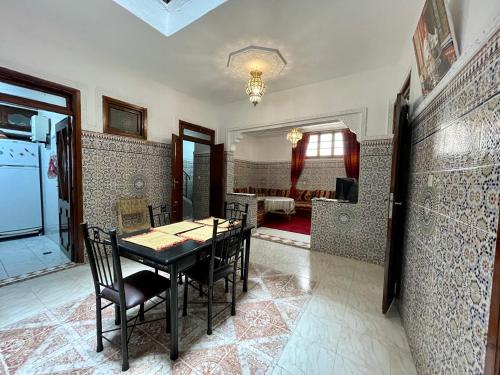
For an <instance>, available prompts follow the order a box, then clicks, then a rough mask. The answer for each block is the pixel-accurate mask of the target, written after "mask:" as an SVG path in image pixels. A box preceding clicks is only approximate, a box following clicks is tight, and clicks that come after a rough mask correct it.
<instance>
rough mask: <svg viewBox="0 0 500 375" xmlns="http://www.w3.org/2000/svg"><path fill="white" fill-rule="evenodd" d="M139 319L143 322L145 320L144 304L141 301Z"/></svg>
mask: <svg viewBox="0 0 500 375" xmlns="http://www.w3.org/2000/svg"><path fill="white" fill-rule="evenodd" d="M139 321H140V322H143V321H144V304H143V303H141V305H140V306H139Z"/></svg>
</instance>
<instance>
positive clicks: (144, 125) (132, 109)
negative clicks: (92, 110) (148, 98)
mask: <svg viewBox="0 0 500 375" xmlns="http://www.w3.org/2000/svg"><path fill="white" fill-rule="evenodd" d="M111 108H115V109H118V110H120V111H124V112H129V113H133V114H136V115H139V116H140V126H139V127H140V129H139V132H138V133H131V132H126V131H123V130H120V129H116V128H113V127H111V124H110V118H111V113H110V112H111ZM102 124H103V131H104V133H108V134H115V135H121V136H124V137H132V138H138V139H144V140H147V139H148V132H147V129H148V110H147V108H143V107H141V106H138V105H135V104H130V103H127V102H124V101H121V100H118V99H114V98H110V97H109V96H104V95H103V97H102Z"/></svg>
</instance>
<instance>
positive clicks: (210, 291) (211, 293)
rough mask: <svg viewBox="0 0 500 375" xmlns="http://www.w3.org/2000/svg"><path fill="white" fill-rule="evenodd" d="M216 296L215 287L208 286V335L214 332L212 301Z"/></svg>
mask: <svg viewBox="0 0 500 375" xmlns="http://www.w3.org/2000/svg"><path fill="white" fill-rule="evenodd" d="M213 297H214V287H213V286H211V285H209V286H208V324H207V335H211V334H212V302H213Z"/></svg>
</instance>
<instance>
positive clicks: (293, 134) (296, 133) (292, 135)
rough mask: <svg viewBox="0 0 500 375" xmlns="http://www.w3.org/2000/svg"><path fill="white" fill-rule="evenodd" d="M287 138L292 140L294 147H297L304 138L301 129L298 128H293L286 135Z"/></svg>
mask: <svg viewBox="0 0 500 375" xmlns="http://www.w3.org/2000/svg"><path fill="white" fill-rule="evenodd" d="M286 139H288V140H289V141H290V142H292V147H293V148H295V147H297V143H298V142H299V141H300V140H301V139H302V133H301V132H300V130H299V129H298V128H293V129H292V130H290V132H289V133H288V134H287V135H286Z"/></svg>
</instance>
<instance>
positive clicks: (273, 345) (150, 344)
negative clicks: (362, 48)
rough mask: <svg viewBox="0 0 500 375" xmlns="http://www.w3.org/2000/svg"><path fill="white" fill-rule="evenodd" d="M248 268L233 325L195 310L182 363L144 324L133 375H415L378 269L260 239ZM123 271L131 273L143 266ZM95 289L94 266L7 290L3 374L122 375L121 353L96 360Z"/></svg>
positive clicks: (108, 352)
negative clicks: (386, 306)
mask: <svg viewBox="0 0 500 375" xmlns="http://www.w3.org/2000/svg"><path fill="white" fill-rule="evenodd" d="M251 260H252V268H251V274H250V277H251V279H250V290H249V292H248V293H240V296H239V299H238V310H237V314H236V316H235V317H230V316H229V314H225V315H224V314H222V315H221V319H218V321H217V324H216V326H215V328H214V334H213V335H212V336H207V335H206V334H205V329H206V326H205V321H206V320H205V319H206V311H205V309H201V310H200V309H196V308H194V307H190V308H189V315H188V317H187V318H183V319H182V320H181V334H180V335H181V337H182V338H183V339H182V341H181V343H180V351H181V353H180V358H179V360H177V361H176V362H175V363H172V362H171V361H170V360H169V356H168V354H169V353H168V336H167V335H166V334H165V333H164V329H165V326H164V323H162V322H155V323H151V324H148V325H146V326H142V327H141V329H137V330H136V331H135V333H134V335H133V336H132V337H133V338H132V341H131V344H130V345H131V349H130V350H131V353H130V355H131V360H130V366H131V367H130V370H129V373H131V374H133V373H158V374H159V373H162V374H168V373H179V374H189V373H191V374H212V373H213V374H222V373H223V374H239V373H243V374H392V375H396V374H397V375H404V374H415V373H416V372H415V368H414V365H413V362H412V359H411V355H410V353H409V348H408V344H407V341H406V336H405V334H404V330H403V328H402V326H401V321H400V318H399V316H398V314H397V312H396V311H394V312H393V313H392V315H390V316H389V317H383V316H382V315H381V314H380V313H379V311H380V304H381V292H382V290H381V285H382V280H383V270H382V268H381V267H378V266H373V265H369V264H365V263H361V262H357V261H351V260H348V259H344V258H339V257H335V256H331V255H326V254H321V253H317V252H311V251H307V250H303V249H298V248H296V247H290V246H285V245H279V244H276V243H273V242H269V241H262V240H259V239H255V238H254V239H252V255H251ZM123 263H124V265H123V268H124V274H128V273H130V272H132V271H135V270H137V269H139V268H141V266H140V265H138V264H135V263H132V262H130V261H124V262H123ZM262 265H265V266H262ZM238 289H239V290H241V284H240V285H239V288H238ZM92 290H93V286H92V281H91V277H90V270H89V268H88V265H82V266H78V267H75V268H72V269H70V270H66V271H61V272H58V273H55V274H51V275H47V276H43V277H40V278H38V279H33V280H29V281H25V282H22V283H17V284H14V285H11V286H7V287H2V288H0V300H1V301H9V303H8V304H6V303H1V304H0V366H3V368H2V367H0V373H6V374H9V373H16V374H28V373H37V374H45V373H68V372H70V371H76V370H81V371H80V372H81V373H119V372H120V369H121V367H120V356H119V351H118V349H117V348H115V347H113V346H111V345H110V344H107V343H106V342H105V350H104V351H103V352H101V353H95V352H94V345H95V336H94V335H95V333H94V329H95V323H94V311H93V306H94V303H95V300H94V296H93V294H92ZM217 290H218V297H219V298H224V295H223V293H222V292H223V287H222V285H219V288H217ZM161 310H163V309H161ZM105 324H106V325H108V326H109V325H112V311H109V313H108V314H107V315H106V316H105Z"/></svg>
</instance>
